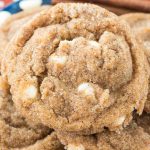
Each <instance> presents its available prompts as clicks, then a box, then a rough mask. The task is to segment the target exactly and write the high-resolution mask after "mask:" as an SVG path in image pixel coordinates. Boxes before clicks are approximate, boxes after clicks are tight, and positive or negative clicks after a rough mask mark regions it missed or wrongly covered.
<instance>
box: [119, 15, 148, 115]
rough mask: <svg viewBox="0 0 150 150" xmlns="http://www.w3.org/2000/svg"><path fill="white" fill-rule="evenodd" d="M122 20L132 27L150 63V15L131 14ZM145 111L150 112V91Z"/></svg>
mask: <svg viewBox="0 0 150 150" xmlns="http://www.w3.org/2000/svg"><path fill="white" fill-rule="evenodd" d="M121 18H123V19H125V20H126V21H127V22H128V23H129V25H130V26H131V28H132V30H133V33H134V34H135V36H136V38H137V40H138V42H139V43H140V45H142V48H141V49H143V50H144V52H145V54H146V56H147V59H148V61H149V63H150V14H145V13H131V14H126V15H122V16H121ZM144 110H145V111H147V112H150V90H149V94H148V98H147V101H146V104H145V108H144Z"/></svg>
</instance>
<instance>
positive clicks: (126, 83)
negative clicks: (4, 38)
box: [2, 3, 148, 134]
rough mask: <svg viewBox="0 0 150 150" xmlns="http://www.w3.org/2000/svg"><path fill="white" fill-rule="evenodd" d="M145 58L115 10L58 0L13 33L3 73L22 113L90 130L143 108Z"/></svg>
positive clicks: (123, 120) (118, 122)
mask: <svg viewBox="0 0 150 150" xmlns="http://www.w3.org/2000/svg"><path fill="white" fill-rule="evenodd" d="M146 63H147V62H146V58H145V56H144V53H143V51H141V50H140V49H139V47H138V44H137V43H136V41H135V39H134V37H133V36H132V34H131V32H130V28H129V27H128V25H127V24H126V23H125V22H124V21H120V18H118V17H117V16H116V15H114V14H113V13H111V12H109V11H107V10H105V9H103V8H101V7H99V6H96V5H92V4H81V3H75V4H74V3H70V4H69V3H65V4H64V3H62V4H61V3H60V4H58V5H55V6H54V7H52V8H51V9H47V10H44V11H43V12H41V13H40V14H39V15H37V16H35V17H34V18H33V19H32V20H30V21H29V22H28V23H27V24H25V25H24V26H23V27H22V28H21V29H20V31H19V32H18V33H17V34H16V35H15V36H14V38H13V39H12V40H11V41H10V43H9V45H8V48H7V49H6V54H5V57H4V59H3V65H2V72H3V76H6V77H7V78H8V82H9V84H10V85H11V92H12V95H13V101H14V103H15V106H16V107H17V109H18V111H19V112H21V113H22V115H23V116H25V117H28V116H29V114H30V115H33V116H35V118H36V117H38V118H39V119H40V120H41V122H42V123H43V124H45V125H46V126H49V127H52V128H54V129H56V130H60V131H66V132H74V133H78V134H91V133H96V132H101V131H102V130H103V129H104V127H108V128H109V129H110V130H116V129H118V128H121V127H122V126H126V125H127V124H128V123H129V122H130V120H131V119H132V112H133V111H134V109H137V111H138V113H142V110H143V106H144V103H145V100H146V97H147V92H148V75H147V72H146V71H147V68H146ZM37 114H38V115H37Z"/></svg>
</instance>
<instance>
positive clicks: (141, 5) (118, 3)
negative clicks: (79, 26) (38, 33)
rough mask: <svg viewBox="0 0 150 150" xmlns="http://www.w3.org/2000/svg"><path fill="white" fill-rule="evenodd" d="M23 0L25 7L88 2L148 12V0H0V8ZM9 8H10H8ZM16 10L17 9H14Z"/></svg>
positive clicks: (118, 11)
mask: <svg viewBox="0 0 150 150" xmlns="http://www.w3.org/2000/svg"><path fill="white" fill-rule="evenodd" d="M21 1H22V2H24V3H25V5H26V8H27V6H28V8H30V7H34V6H35V5H36V6H37V4H56V3H59V2H89V3H95V4H97V5H100V6H102V7H104V8H107V9H108V10H110V11H112V12H114V13H116V14H118V15H121V14H125V13H128V12H147V13H148V12H150V0H0V9H1V10H2V9H3V8H4V7H6V6H8V5H10V4H11V3H13V2H15V3H18V2H21ZM29 5H31V6H29ZM10 9H11V10H10ZM15 9H18V8H17V6H13V7H11V8H9V10H10V11H12V13H13V12H14V13H15ZM16 11H18V10H16Z"/></svg>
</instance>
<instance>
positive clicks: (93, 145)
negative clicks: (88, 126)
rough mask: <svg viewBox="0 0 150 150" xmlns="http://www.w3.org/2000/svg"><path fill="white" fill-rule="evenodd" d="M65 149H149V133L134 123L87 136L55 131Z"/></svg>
mask: <svg viewBox="0 0 150 150" xmlns="http://www.w3.org/2000/svg"><path fill="white" fill-rule="evenodd" d="M57 134H58V138H59V139H60V141H61V142H62V144H64V145H65V148H66V149H67V150H141V149H142V150H149V148H150V135H148V134H147V133H146V132H144V131H143V129H142V128H141V127H138V126H137V125H136V124H135V123H132V124H131V125H130V126H128V127H127V128H125V129H124V130H122V131H120V132H119V133H116V132H110V131H104V132H103V133H100V134H96V135H89V136H79V135H72V134H64V133H57Z"/></svg>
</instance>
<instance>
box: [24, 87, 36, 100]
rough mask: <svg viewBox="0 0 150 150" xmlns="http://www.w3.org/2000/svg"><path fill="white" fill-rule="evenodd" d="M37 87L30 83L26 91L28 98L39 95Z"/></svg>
mask: <svg viewBox="0 0 150 150" xmlns="http://www.w3.org/2000/svg"><path fill="white" fill-rule="evenodd" d="M37 92H38V91H37V88H36V87H35V86H34V85H30V86H29V87H27V88H26V89H25V91H24V94H25V96H26V98H29V99H34V98H36V96H37Z"/></svg>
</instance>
